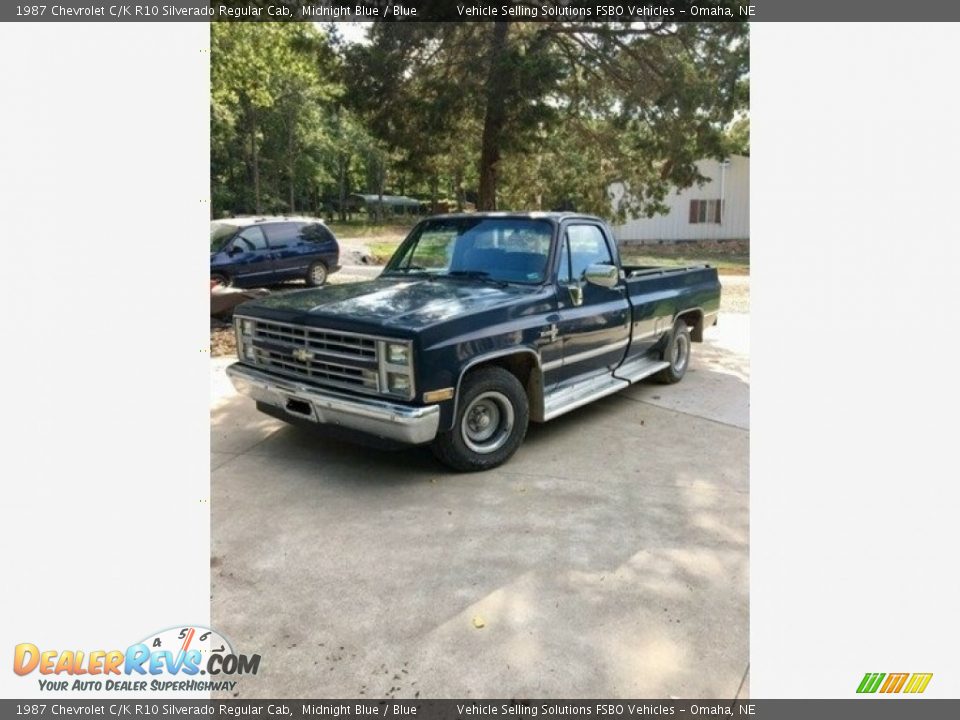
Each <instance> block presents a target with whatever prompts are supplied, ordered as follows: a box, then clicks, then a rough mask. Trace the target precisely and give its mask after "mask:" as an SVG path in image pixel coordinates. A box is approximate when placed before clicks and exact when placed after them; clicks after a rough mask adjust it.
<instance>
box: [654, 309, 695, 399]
mask: <svg viewBox="0 0 960 720" xmlns="http://www.w3.org/2000/svg"><path fill="white" fill-rule="evenodd" d="M690 347H691V345H690V327H689V326H688V325H687V324H686V323H685V322H684V321H683V320H677V322H676V324H674V326H673V330H671V331H670V337H669V338H667V349H666V350H664V351H663V359H664V360H666V361H667V362H668V363H670V364H669V365H668V366H667V367H665V368H664V369H663V370H661V371H660V372H658V373H657V374H656V375H654V376H653V377H654V379H655V380H657V381H658V382H662V383H666V384H672V383H678V382H680V381H681V380H683V376H684V375H686V374H687V367H689V365H690Z"/></svg>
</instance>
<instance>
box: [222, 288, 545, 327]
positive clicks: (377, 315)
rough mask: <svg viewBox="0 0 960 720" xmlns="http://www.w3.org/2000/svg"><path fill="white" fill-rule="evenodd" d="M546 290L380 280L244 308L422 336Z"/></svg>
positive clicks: (263, 301)
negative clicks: (434, 328)
mask: <svg viewBox="0 0 960 720" xmlns="http://www.w3.org/2000/svg"><path fill="white" fill-rule="evenodd" d="M540 290H541V288H540V287H538V286H533V285H531V286H525V285H508V286H498V285H495V284H493V283H487V282H482V281H478V280H466V279H452V278H433V279H427V278H419V277H418V278H397V277H391V278H378V279H376V280H371V281H368V282H357V283H347V284H343V285H327V286H324V287H321V288H315V289H311V290H300V291H295V292H289V293H282V294H277V295H271V296H269V297H266V298H262V299H259V300H254V301H251V302H247V303H244V304H243V305H242V306H241V307H240V308H238V309H237V313H238V314H244V313H245V312H249V314H251V315H263V316H267V317H271V318H275V319H278V320H279V319H281V316H283V317H284V318H286V319H287V320H288V321H289V322H295V323H302V324H308V325H317V324H320V323H322V322H323V321H325V320H327V319H330V320H334V321H335V323H334V324H335V325H341V326H342V324H343V323H342V321H353V322H358V323H363V324H364V325H367V326H381V327H384V328H397V329H403V330H410V331H418V330H422V329H424V328H427V327H431V326H434V325H437V324H439V323H443V322H445V321H449V320H452V319H454V318H461V317H463V316H465V315H473V314H475V313H478V312H483V311H486V310H491V309H494V308H497V307H502V306H505V305H510V304H513V303H515V302H517V301H518V300H520V299H521V298H524V297H528V296H530V295H532V294H535V293H537V292H539V291H540Z"/></svg>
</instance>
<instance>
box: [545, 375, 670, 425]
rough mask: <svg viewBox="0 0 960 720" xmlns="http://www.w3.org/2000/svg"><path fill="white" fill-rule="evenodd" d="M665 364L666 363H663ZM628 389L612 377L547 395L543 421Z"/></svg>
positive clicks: (602, 376)
mask: <svg viewBox="0 0 960 720" xmlns="http://www.w3.org/2000/svg"><path fill="white" fill-rule="evenodd" d="M664 364H666V363H664ZM627 387H630V383H628V382H627V381H626V380H622V379H620V378H615V377H613V376H612V375H601V376H599V377H595V378H590V379H589V380H583V381H581V382H578V383H576V384H575V385H571V386H569V387H565V388H562V389H560V390H555V391H554V392H552V393H548V394H547V396H546V398H544V402H543V419H544V421H546V420H553V419H554V418H555V417H558V416H559V415H563V414H564V413H568V412H570V411H571V410H576V409H577V408H578V407H582V406H583V405H586V404H587V403H592V402H593V401H594V400H599V399H600V398H602V397H606V396H607V395H612V394H613V393H615V392H618V391H620V390H623V389H624V388H627Z"/></svg>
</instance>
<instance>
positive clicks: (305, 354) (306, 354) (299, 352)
mask: <svg viewBox="0 0 960 720" xmlns="http://www.w3.org/2000/svg"><path fill="white" fill-rule="evenodd" d="M293 359H294V360H299V361H300V362H302V363H308V362H310V361H311V360H313V353H312V352H310V351H309V350H307V349H306V348H297V349H296V350H294V351H293Z"/></svg>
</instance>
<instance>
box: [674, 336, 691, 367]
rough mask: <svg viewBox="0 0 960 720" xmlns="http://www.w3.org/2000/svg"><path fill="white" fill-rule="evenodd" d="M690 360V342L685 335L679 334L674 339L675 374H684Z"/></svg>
mask: <svg viewBox="0 0 960 720" xmlns="http://www.w3.org/2000/svg"><path fill="white" fill-rule="evenodd" d="M689 359H690V340H689V338H688V337H687V336H686V335H685V334H683V333H677V336H676V337H675V338H674V339H673V370H674V372H678V373H680V372H683V371H684V370H685V369H686V367H687V361H688V360H689Z"/></svg>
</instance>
